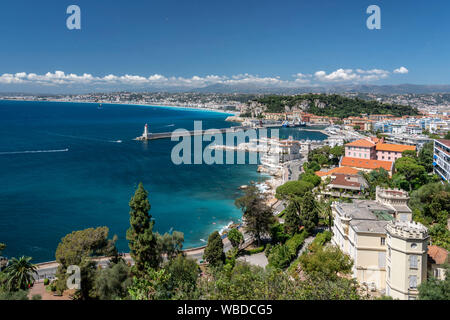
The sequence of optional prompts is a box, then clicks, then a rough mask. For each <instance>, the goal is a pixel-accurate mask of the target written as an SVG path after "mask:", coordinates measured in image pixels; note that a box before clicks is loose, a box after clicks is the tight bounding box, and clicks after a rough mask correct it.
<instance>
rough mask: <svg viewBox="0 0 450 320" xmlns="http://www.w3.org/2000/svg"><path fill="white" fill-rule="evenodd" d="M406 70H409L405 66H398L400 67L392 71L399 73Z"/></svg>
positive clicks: (403, 72) (404, 72)
mask: <svg viewBox="0 0 450 320" xmlns="http://www.w3.org/2000/svg"><path fill="white" fill-rule="evenodd" d="M408 72H409V70H408V69H406V68H405V67H400V68H398V69H395V70H394V73H400V74H406V73H408Z"/></svg>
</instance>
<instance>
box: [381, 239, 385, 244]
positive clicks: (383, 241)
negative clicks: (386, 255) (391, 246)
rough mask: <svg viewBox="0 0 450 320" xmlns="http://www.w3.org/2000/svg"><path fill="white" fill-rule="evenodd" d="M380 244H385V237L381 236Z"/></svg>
mask: <svg viewBox="0 0 450 320" xmlns="http://www.w3.org/2000/svg"><path fill="white" fill-rule="evenodd" d="M381 245H382V246H384V245H386V238H381Z"/></svg>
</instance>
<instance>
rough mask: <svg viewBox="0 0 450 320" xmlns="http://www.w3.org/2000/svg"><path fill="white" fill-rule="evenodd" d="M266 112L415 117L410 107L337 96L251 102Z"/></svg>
mask: <svg viewBox="0 0 450 320" xmlns="http://www.w3.org/2000/svg"><path fill="white" fill-rule="evenodd" d="M253 101H254V102H256V103H257V104H259V105H261V106H263V109H264V110H265V111H267V112H277V113H278V112H285V111H293V110H303V111H305V112H309V113H312V114H315V115H319V116H329V117H339V118H341V119H342V118H346V117H350V116H360V115H361V114H392V115H394V116H403V115H417V114H418V111H417V109H415V108H412V107H410V106H402V105H396V104H386V103H381V102H378V101H367V100H362V99H359V98H354V99H353V98H347V97H343V96H340V95H337V94H331V95H326V94H303V95H295V96H282V95H270V96H265V97H262V98H258V99H255V100H253Z"/></svg>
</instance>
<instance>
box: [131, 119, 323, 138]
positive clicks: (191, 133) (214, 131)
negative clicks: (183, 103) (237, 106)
mask: <svg viewBox="0 0 450 320" xmlns="http://www.w3.org/2000/svg"><path fill="white" fill-rule="evenodd" d="M281 127H282V126H281V124H279V123H266V124H262V125H260V126H255V127H249V126H238V127H230V128H222V129H208V130H191V131H187V130H184V131H179V132H175V131H172V132H155V133H150V132H148V126H147V124H146V125H145V128H144V133H143V134H142V135H141V136H139V137H137V138H135V140H139V141H147V140H159V139H169V138H172V137H175V138H179V137H187V136H199V135H213V134H223V133H227V132H230V133H233V132H237V131H239V130H248V129H256V130H258V129H269V128H281ZM299 130H303V131H315V132H320V133H323V134H324V135H326V136H329V135H330V134H329V133H327V132H326V131H324V130H321V129H312V128H305V127H300V128H299Z"/></svg>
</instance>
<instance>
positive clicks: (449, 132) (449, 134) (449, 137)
mask: <svg viewBox="0 0 450 320" xmlns="http://www.w3.org/2000/svg"><path fill="white" fill-rule="evenodd" d="M444 139H446V140H450V131H447V133H446V134H445V136H444Z"/></svg>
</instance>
